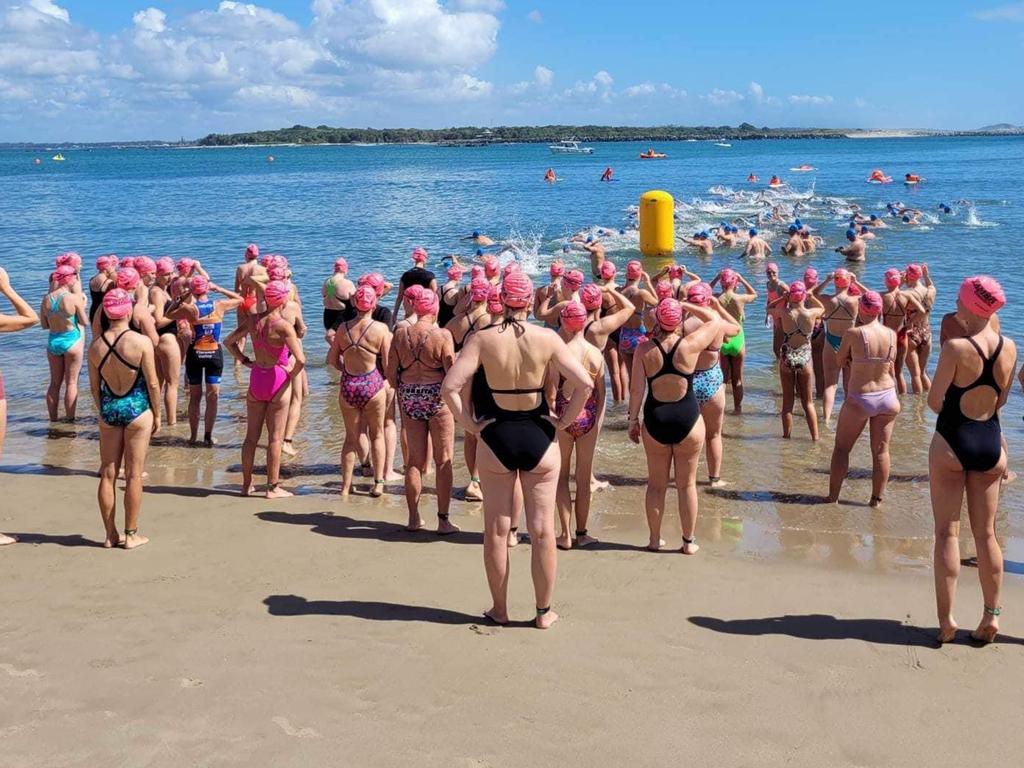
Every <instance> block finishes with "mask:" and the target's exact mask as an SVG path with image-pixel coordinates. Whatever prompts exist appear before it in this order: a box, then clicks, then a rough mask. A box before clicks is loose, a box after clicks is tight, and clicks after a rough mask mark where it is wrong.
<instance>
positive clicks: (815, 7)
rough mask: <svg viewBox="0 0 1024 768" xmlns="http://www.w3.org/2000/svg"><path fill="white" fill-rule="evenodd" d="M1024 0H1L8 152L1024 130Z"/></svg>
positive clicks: (0, 130) (2, 119) (2, 131)
mask: <svg viewBox="0 0 1024 768" xmlns="http://www.w3.org/2000/svg"><path fill="white" fill-rule="evenodd" d="M1022 70H1024V2H1009V3H1002V4H1001V3H999V2H998V0H996V2H993V3H991V4H990V3H986V2H980V3H962V2H948V1H946V0H932V2H919V1H918V0H904V1H903V2H900V3H897V4H894V3H891V2H885V3H883V2H875V1H874V0H868V1H867V2H862V3H859V4H856V5H846V4H844V5H840V4H838V3H822V2H814V3H812V2H789V3H784V4H783V3H765V2H763V0H761V1H759V2H746V1H742V2H732V3H728V4H715V3H700V4H697V3H684V2H667V1H664V0H655V1H653V2H646V3H643V4H627V3H620V2H593V0H591V2H583V1H582V0H557V1H555V0H524V1H522V2H521V1H520V0H311V1H310V2H307V1H306V0H264V1H263V2H260V3H243V2H235V1H232V0H169V1H166V2H160V1H159V0H150V2H147V1H146V0H137V1H135V2H124V1H122V0H103V1H100V0H0V141H21V140H38V141H58V140H125V139H142V138H177V137H179V136H182V135H184V136H187V137H198V136H202V135H204V134H206V133H209V132H213V131H219V132H225V131H240V130H251V129H256V128H273V127H281V126H286V125H292V124H294V123H305V124H313V125H317V124H320V123H326V124H329V125H346V126H356V127H364V126H370V125H372V126H379V127H398V126H401V127H442V126H447V125H467V124H473V125H501V124H505V125H508V124H543V123H552V122H558V123H570V124H571V123H577V124H578V123H602V124H628V125H651V124H665V123H679V124H711V125H721V124H733V125H734V124H737V123H739V122H742V121H748V122H751V123H754V124H756V125H770V126H834V127H866V128H903V127H921V128H925V127H928V128H974V127H978V126H981V125H985V124H988V123H994V122H1013V123H1024V106H1022V97H1024V86H1022V85H1021V78H1020V76H1019V74H1018V75H1013V74H1012V73H1013V72H1017V73H1019V72H1021V71H1022Z"/></svg>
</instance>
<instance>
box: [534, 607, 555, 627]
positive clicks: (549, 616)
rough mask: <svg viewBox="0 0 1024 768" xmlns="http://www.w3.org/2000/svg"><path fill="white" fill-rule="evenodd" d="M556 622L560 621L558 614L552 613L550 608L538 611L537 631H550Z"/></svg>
mask: <svg viewBox="0 0 1024 768" xmlns="http://www.w3.org/2000/svg"><path fill="white" fill-rule="evenodd" d="M556 621H558V614H557V613H555V612H554V611H552V610H551V609H550V608H538V609H537V620H536V624H537V629H548V628H550V627H551V625H552V624H554V623H555V622H556Z"/></svg>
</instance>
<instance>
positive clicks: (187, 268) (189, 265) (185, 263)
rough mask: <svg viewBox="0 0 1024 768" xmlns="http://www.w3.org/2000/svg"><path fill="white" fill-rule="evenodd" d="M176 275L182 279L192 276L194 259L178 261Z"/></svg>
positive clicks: (194, 266) (194, 265) (194, 264)
mask: <svg viewBox="0 0 1024 768" xmlns="http://www.w3.org/2000/svg"><path fill="white" fill-rule="evenodd" d="M177 267H178V274H179V275H181V276H182V277H188V276H189V275H190V274H192V270H193V269H195V268H196V262H195V260H194V259H189V258H184V259H178V264H177Z"/></svg>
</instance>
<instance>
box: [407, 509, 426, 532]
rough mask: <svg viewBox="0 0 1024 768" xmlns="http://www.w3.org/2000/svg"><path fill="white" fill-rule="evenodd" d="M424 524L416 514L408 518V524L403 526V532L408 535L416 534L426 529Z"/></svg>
mask: <svg viewBox="0 0 1024 768" xmlns="http://www.w3.org/2000/svg"><path fill="white" fill-rule="evenodd" d="M426 527H427V526H426V523H424V522H423V518H422V517H420V516H419V513H417V514H416V515H415V516H410V517H409V524H408V525H406V526H405V530H406V531H407V532H408V533H416V532H417V531H422V530H423V529H424V528H426Z"/></svg>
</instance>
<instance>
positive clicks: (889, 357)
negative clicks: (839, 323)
mask: <svg viewBox="0 0 1024 768" xmlns="http://www.w3.org/2000/svg"><path fill="white" fill-rule="evenodd" d="M859 330H860V341H861V344H863V345H864V355H863V356H862V357H861V359H860V362H862V363H891V362H892V361H893V360H894V359H895V358H894V357H893V354H892V353H893V348H892V342H889V351H888V352H886V353H885V357H872V356H871V355H869V354H868V351H869V347H868V331H867V328H865V327H864V326H861V327H860V328H859Z"/></svg>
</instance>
